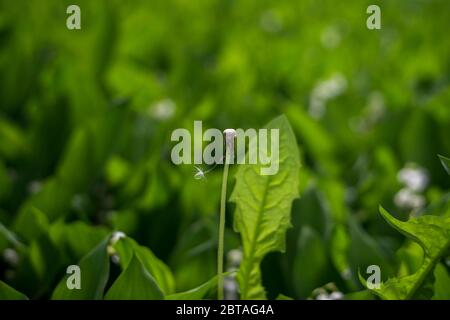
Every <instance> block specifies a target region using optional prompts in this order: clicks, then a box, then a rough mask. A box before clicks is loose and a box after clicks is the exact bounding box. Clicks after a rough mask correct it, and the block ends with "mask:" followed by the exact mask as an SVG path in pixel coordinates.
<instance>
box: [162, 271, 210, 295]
mask: <svg viewBox="0 0 450 320" xmlns="http://www.w3.org/2000/svg"><path fill="white" fill-rule="evenodd" d="M216 291H217V276H215V277H213V278H212V279H210V280H208V281H207V282H205V283H204V284H202V285H200V286H198V287H196V288H194V289H191V290H188V291H185V292H180V293H175V294H171V295H168V296H167V297H166V299H167V300H201V299H206V298H210V297H213V296H215V295H216Z"/></svg>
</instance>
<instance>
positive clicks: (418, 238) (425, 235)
mask: <svg viewBox="0 0 450 320" xmlns="http://www.w3.org/2000/svg"><path fill="white" fill-rule="evenodd" d="M380 213H381V215H382V216H383V218H384V219H385V220H386V221H387V222H388V223H389V224H390V225H391V226H393V227H394V228H395V229H397V230H398V231H400V232H401V233H403V234H404V235H405V236H407V237H408V238H410V239H412V240H414V241H415V242H417V243H418V244H419V245H420V246H421V247H422V249H423V251H424V259H423V263H422V265H421V266H420V268H419V269H418V270H417V271H416V272H415V273H413V274H411V275H408V276H404V277H396V278H391V279H389V280H388V281H386V282H385V283H382V284H381V287H380V288H379V289H372V292H373V293H375V294H376V295H378V296H380V297H381V298H383V299H394V300H403V299H412V298H418V299H423V298H430V297H431V295H432V290H433V280H434V279H433V278H434V275H433V270H434V268H435V266H436V264H437V263H438V262H439V260H440V259H441V258H442V256H443V254H444V253H445V252H446V251H447V250H448V248H449V247H450V216H448V215H447V216H421V217H419V218H411V219H410V220H409V221H407V222H402V221H399V220H397V219H395V218H394V217H392V216H391V215H390V214H389V213H388V212H387V211H386V210H384V209H383V208H382V207H380Z"/></svg>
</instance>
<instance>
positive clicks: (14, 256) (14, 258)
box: [3, 248, 20, 266]
mask: <svg viewBox="0 0 450 320" xmlns="http://www.w3.org/2000/svg"><path fill="white" fill-rule="evenodd" d="M3 258H4V259H5V261H6V262H7V263H9V264H10V265H11V266H17V265H18V264H19V259H20V258H19V254H18V253H17V251H16V250H14V249H11V248H7V249H5V251H3Z"/></svg>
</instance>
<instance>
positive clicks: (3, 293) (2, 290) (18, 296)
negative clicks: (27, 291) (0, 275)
mask: <svg viewBox="0 0 450 320" xmlns="http://www.w3.org/2000/svg"><path fill="white" fill-rule="evenodd" d="M0 300H28V298H27V297H26V296H25V295H24V294H23V293H20V292H19V291H17V290H16V289H14V288H12V287H10V286H8V285H7V284H6V283H4V282H3V281H1V280H0Z"/></svg>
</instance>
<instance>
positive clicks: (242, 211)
mask: <svg viewBox="0 0 450 320" xmlns="http://www.w3.org/2000/svg"><path fill="white" fill-rule="evenodd" d="M266 128H267V129H269V130H270V129H279V170H278V172H277V173H276V174H274V175H261V174H260V169H261V167H262V166H263V165H261V164H260V163H259V164H256V165H254V164H242V165H239V168H238V171H237V174H236V185H235V188H234V190H233V193H232V195H231V198H230V200H231V201H233V202H234V203H236V211H235V215H234V229H235V231H237V232H239V233H240V234H241V238H242V246H243V260H242V262H241V265H240V270H239V273H238V276H237V278H238V282H239V286H240V291H241V298H242V299H264V298H266V294H265V290H264V288H263V286H262V284H261V270H260V263H261V261H262V259H263V258H264V256H265V255H266V254H267V253H269V252H271V251H282V252H283V251H284V250H285V235H286V230H287V229H288V228H289V227H291V222H290V216H291V206H292V201H293V200H294V199H295V198H297V197H298V196H299V171H300V160H299V152H298V147H297V143H296V140H295V136H294V133H293V132H292V129H291V127H290V125H289V122H288V120H287V118H286V117H285V116H280V117H278V118H276V119H274V120H273V121H271V122H270V123H269V124H268V125H267V126H266ZM269 132H270V131H269ZM250 143H251V142H250ZM254 149H256V148H254ZM247 163H248V162H247Z"/></svg>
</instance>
